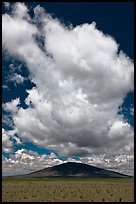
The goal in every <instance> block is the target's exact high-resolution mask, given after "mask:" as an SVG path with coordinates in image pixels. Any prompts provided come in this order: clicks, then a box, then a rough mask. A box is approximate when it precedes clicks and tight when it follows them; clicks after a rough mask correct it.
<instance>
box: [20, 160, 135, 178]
mask: <svg viewBox="0 0 136 204" xmlns="http://www.w3.org/2000/svg"><path fill="white" fill-rule="evenodd" d="M22 176H23V177H30V178H51V177H60V178H67V177H80V178H127V177H131V176H128V175H124V174H121V173H118V172H114V171H109V170H105V169H102V168H98V167H95V166H91V165H88V164H83V163H75V162H67V163H63V164H60V165H56V166H53V167H48V168H45V169H42V170H39V171H35V172H32V173H29V174H26V175H22Z"/></svg>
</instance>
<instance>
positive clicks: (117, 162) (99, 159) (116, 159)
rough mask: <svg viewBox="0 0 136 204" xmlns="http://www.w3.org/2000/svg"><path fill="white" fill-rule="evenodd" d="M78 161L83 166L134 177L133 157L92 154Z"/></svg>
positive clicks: (114, 154) (113, 154)
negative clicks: (92, 166) (86, 165)
mask: <svg viewBox="0 0 136 204" xmlns="http://www.w3.org/2000/svg"><path fill="white" fill-rule="evenodd" d="M80 159H81V162H83V163H85V164H89V165H94V166H97V167H99V168H104V169H108V170H111V171H116V172H120V173H123V174H127V175H133V176H134V155H130V154H129V155H128V154H116V153H111V154H100V155H95V154H92V156H88V157H82V158H80Z"/></svg>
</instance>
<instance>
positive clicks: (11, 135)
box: [2, 128, 22, 153]
mask: <svg viewBox="0 0 136 204" xmlns="http://www.w3.org/2000/svg"><path fill="white" fill-rule="evenodd" d="M21 143H22V142H21V140H20V138H19V137H17V136H15V130H5V129H4V128H2V150H3V152H5V153H11V152H12V151H13V146H14V144H21Z"/></svg>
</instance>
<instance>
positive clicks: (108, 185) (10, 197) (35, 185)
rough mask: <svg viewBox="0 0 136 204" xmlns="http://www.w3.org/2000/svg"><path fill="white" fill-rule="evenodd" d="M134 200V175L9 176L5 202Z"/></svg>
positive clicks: (6, 179)
mask: <svg viewBox="0 0 136 204" xmlns="http://www.w3.org/2000/svg"><path fill="white" fill-rule="evenodd" d="M62 201H63V202H70V201H71V202H74V201H78V202H84V201H87V202H106V201H109V202H123V201H124V202H134V180H133V179H132V178H114V179H111V178H106V179H105V178H103V179H93V178H92V179H90V178H75V179H74V178H67V179H66V178H45V179H44V178H43V179H42V178H39V179H38V178H5V179H3V181H2V202H62Z"/></svg>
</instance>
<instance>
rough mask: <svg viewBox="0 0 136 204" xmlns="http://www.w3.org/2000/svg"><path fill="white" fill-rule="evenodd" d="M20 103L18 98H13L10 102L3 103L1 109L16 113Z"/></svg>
mask: <svg viewBox="0 0 136 204" xmlns="http://www.w3.org/2000/svg"><path fill="white" fill-rule="evenodd" d="M19 104H20V99H19V98H16V99H13V100H12V101H11V102H7V103H5V104H3V109H4V110H5V111H7V112H13V113H16V112H17V111H18V105H19Z"/></svg>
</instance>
